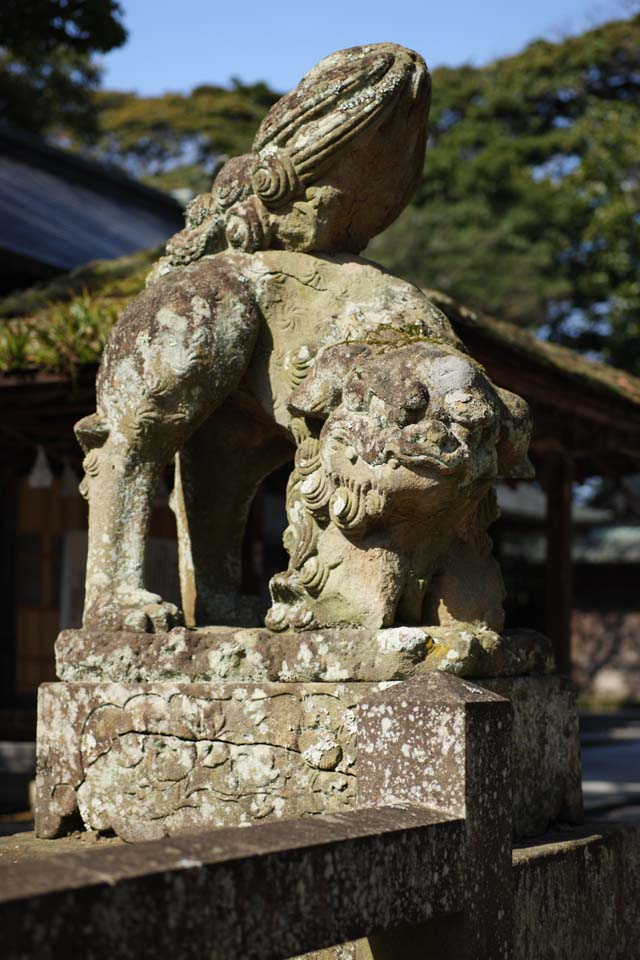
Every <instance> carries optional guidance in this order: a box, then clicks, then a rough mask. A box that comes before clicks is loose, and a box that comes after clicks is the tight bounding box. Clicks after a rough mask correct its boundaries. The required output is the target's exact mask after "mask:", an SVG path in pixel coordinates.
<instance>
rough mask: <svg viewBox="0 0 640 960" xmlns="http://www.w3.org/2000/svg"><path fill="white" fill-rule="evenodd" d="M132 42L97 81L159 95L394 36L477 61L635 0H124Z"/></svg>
mask: <svg viewBox="0 0 640 960" xmlns="http://www.w3.org/2000/svg"><path fill="white" fill-rule="evenodd" d="M121 2H122V6H123V8H124V10H125V23H126V26H127V28H128V30H129V41H128V43H127V44H126V46H124V47H123V48H122V49H121V50H116V51H114V52H113V53H110V54H108V55H107V56H105V57H104V58H103V64H104V68H105V70H104V79H103V85H104V86H105V87H110V88H112V89H120V90H136V91H138V92H139V93H142V94H157V93H163V92H165V91H167V90H176V91H186V90H190V89H191V88H192V87H194V86H196V85H197V84H200V83H217V84H226V83H227V82H228V80H229V78H230V77H231V76H238V77H240V78H241V79H242V80H244V81H246V82H253V81H256V80H266V81H267V82H268V83H269V84H270V85H271V86H272V87H274V88H275V89H276V90H282V91H285V90H288V89H289V88H291V87H293V86H294V85H295V84H296V83H297V82H298V80H299V79H300V77H301V76H302V75H303V74H304V73H306V72H307V70H309V69H310V68H311V67H312V66H313V65H314V63H316V62H317V61H318V60H320V59H321V58H322V57H323V56H326V54H328V53H331V52H332V51H333V50H339V49H341V48H342V47H350V46H354V45H355V44H358V43H370V42H375V41H379V40H391V41H394V42H396V43H401V44H404V45H405V46H409V47H412V48H414V49H415V50H418V51H419V52H420V53H421V54H422V55H423V56H424V57H425V58H426V60H427V63H428V64H429V65H430V66H431V67H435V66H438V65H440V64H450V65H457V64H461V63H473V64H481V63H486V62H487V61H489V60H492V59H494V58H495V57H500V56H505V55H508V54H510V53H516V52H517V51H518V50H520V49H522V48H523V47H524V46H525V45H526V44H527V43H528V42H529V41H531V40H534V39H536V38H539V37H546V38H548V39H551V40H557V39H560V38H561V37H563V36H567V35H569V34H574V33H579V32H581V31H582V30H585V29H588V28H589V27H592V26H595V25H597V24H598V23H602V22H604V21H605V20H611V19H617V18H622V17H624V16H626V15H628V13H629V12H630V10H631V8H632V7H633V6H635V5H634V3H633V0H606V2H593V0H526V2H525V0H511V2H509V0H244V2H242V0H238V2H235V3H234V2H233V0H121Z"/></svg>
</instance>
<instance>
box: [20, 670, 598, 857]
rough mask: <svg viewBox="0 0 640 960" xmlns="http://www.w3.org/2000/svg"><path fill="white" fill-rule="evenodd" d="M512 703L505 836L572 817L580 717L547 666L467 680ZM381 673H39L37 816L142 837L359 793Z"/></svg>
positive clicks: (47, 822) (42, 831)
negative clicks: (370, 705) (299, 676)
mask: <svg viewBox="0 0 640 960" xmlns="http://www.w3.org/2000/svg"><path fill="white" fill-rule="evenodd" d="M475 682H477V683H478V684H479V685H481V686H484V687H487V688H489V689H491V690H492V691H494V692H495V693H498V694H500V695H501V696H503V697H507V698H509V699H510V700H511V701H512V704H513V709H514V745H513V772H514V807H513V825H514V834H515V836H516V837H527V836H533V835H536V834H541V833H543V832H544V830H545V829H546V828H547V825H548V824H549V823H550V822H551V821H554V820H562V821H564V822H572V823H574V822H579V821H580V819H581V816H582V794H581V788H580V754H579V745H578V727H577V719H576V713H575V706H574V702H573V697H572V694H571V691H570V689H569V686H568V684H567V683H566V681H564V680H563V679H561V678H560V677H558V676H556V675H554V674H546V675H540V676H533V677H501V678H496V679H481V680H477V681H475ZM388 685H389V684H388V682H360V683H356V682H348V683H277V682H265V683H214V682H208V683H203V682H200V683H185V682H174V683H172V682H148V683H115V682H99V683H88V682H82V683H74V682H66V683H50V684H44V685H43V686H42V687H41V688H40V693H39V703H38V774H37V790H36V796H37V799H36V829H37V833H38V835H39V836H41V837H55V836H59V835H61V834H62V833H65V832H68V831H69V830H70V829H78V828H82V825H84V828H85V829H88V830H95V831H102V832H107V831H114V832H115V833H116V834H117V835H118V836H120V837H122V838H123V839H125V840H149V839H156V838H159V837H162V836H167V835H172V834H176V833H181V832H186V831H197V830H204V829H210V828H212V827H222V826H238V825H243V824H249V823H251V822H253V821H256V820H261V819H266V818H273V817H277V818H280V817H287V818H289V817H298V816H305V815H313V814H317V813H329V812H333V811H340V810H345V809H352V808H353V807H355V806H357V738H356V732H357V705H358V703H359V701H360V700H362V699H363V698H364V697H367V696H368V695H369V694H370V693H371V692H373V691H375V690H380V689H383V688H384V687H385V686H388Z"/></svg>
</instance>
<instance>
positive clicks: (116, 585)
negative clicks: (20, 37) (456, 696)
mask: <svg viewBox="0 0 640 960" xmlns="http://www.w3.org/2000/svg"><path fill="white" fill-rule="evenodd" d="M429 97H430V81H429V74H428V72H427V69H426V66H425V64H424V61H423V60H422V59H421V58H420V57H419V56H418V55H417V54H415V53H413V52H412V51H409V50H406V49H404V48H402V47H398V46H395V45H393V44H375V45H371V46H364V47H356V48H353V49H351V50H346V51H342V52H340V53H336V54H334V55H332V56H330V57H328V58H326V59H325V60H323V61H322V62H321V63H320V64H318V66H317V67H315V68H314V70H312V71H311V73H309V74H308V75H307V76H306V77H305V78H304V79H303V80H302V82H301V83H300V84H299V85H298V87H297V88H296V89H295V90H294V91H293V92H292V93H290V94H289V95H288V96H286V97H284V98H283V99H282V100H280V101H279V102H278V103H277V104H276V105H275V106H274V107H273V108H272V110H271V111H270V112H269V114H268V115H267V117H266V118H265V120H264V121H263V123H262V125H261V127H260V129H259V131H258V134H257V136H256V138H255V141H254V145H253V150H252V152H251V153H249V154H247V155H245V156H243V157H240V158H236V159H234V160H230V161H229V162H228V163H227V164H226V165H225V166H224V167H223V168H222V170H221V172H220V173H219V175H218V176H217V178H216V180H215V182H214V184H213V187H212V190H211V193H210V194H207V195H205V196H203V197H199V198H197V199H196V200H195V201H193V203H192V204H191V205H190V207H189V209H188V215H187V226H186V229H185V230H184V231H182V232H181V233H180V234H178V235H177V236H176V237H174V238H173V239H172V240H171V241H170V242H169V244H168V247H167V256H166V257H164V258H162V260H160V261H159V263H158V264H157V265H156V267H155V268H154V270H153V272H152V275H151V276H150V278H149V283H148V286H147V289H146V290H145V291H144V292H143V293H141V294H140V295H139V296H138V297H137V298H136V299H135V300H134V301H133V302H132V303H131V304H130V305H129V307H128V308H127V309H126V310H125V312H124V314H123V315H122V317H121V319H120V320H119V322H118V323H117V325H116V327H115V328H114V330H113V332H112V335H111V337H110V339H109V342H108V344H107V347H106V350H105V353H104V357H103V361H102V365H101V368H100V373H99V376H98V383H97V411H96V413H95V414H93V415H92V416H90V417H87V418H85V419H84V420H82V421H80V423H79V424H78V425H77V428H76V430H77V435H78V438H79V440H80V442H81V444H82V446H83V448H84V450H85V454H86V458H85V471H86V477H85V480H84V481H83V489H84V491H85V493H86V495H87V497H88V500H89V508H90V523H89V557H88V568H87V582H86V600H85V616H84V622H85V626H87V627H99V628H103V629H112V630H113V629H116V630H118V629H134V630H143V631H144V630H154V629H155V630H162V629H168V628H170V627H171V626H173V625H174V624H177V623H179V622H181V617H182V614H181V612H180V611H178V610H177V609H176V608H175V607H174V606H173V605H172V604H169V603H166V602H164V601H163V600H162V598H160V597H158V596H155V595H153V594H150V593H148V592H147V591H146V590H145V585H144V582H143V569H144V550H145V538H146V533H147V526H148V520H149V513H150V507H151V503H152V499H153V494H154V489H155V486H156V484H157V482H158V479H159V476H160V474H161V472H162V471H163V469H164V468H165V467H166V465H167V464H168V463H169V462H170V461H171V459H172V458H173V457H174V456H176V486H175V490H174V507H175V511H176V516H177V522H178V533H179V553H180V568H181V587H182V602H183V608H184V614H185V617H186V621H187V623H189V624H212V623H225V622H226V623H233V622H236V623H238V622H240V623H241V622H242V621H243V617H244V616H245V608H244V606H243V600H242V598H241V596H240V592H239V590H240V586H239V584H240V550H241V544H242V535H243V531H244V526H245V522H246V517H247V511H248V508H249V505H250V503H251V500H252V498H253V496H254V494H255V491H256V489H257V487H258V485H259V483H260V482H261V480H262V479H263V478H264V477H265V476H266V475H267V474H268V473H270V472H271V471H272V470H274V469H275V468H276V467H278V466H280V465H282V464H283V463H286V462H287V461H290V460H292V459H294V457H295V460H294V463H295V465H294V469H293V473H292V475H291V478H290V481H289V486H288V491H287V514H288V521H289V523H288V527H287V529H286V531H285V534H284V538H285V546H286V548H287V550H288V552H289V555H290V563H289V568H288V570H287V571H286V572H285V573H282V574H278V575H277V576H276V577H274V578H273V580H272V583H271V593H272V598H273V604H272V607H271V609H270V611H269V613H268V615H267V619H266V623H267V626H268V627H270V628H271V629H272V630H289V629H293V630H310V629H315V628H319V627H327V626H334V627H340V626H350V627H354V626H356V627H363V628H373V629H375V628H379V627H383V626H391V625H393V624H395V623H414V624H436V623H451V622H455V621H458V622H465V623H467V622H481V623H485V624H487V625H488V626H490V627H492V628H494V629H500V627H501V625H502V605H501V603H502V583H501V579H500V574H499V571H498V568H497V565H496V564H495V562H494V561H493V559H492V557H491V544H490V541H489V539H488V537H487V535H486V529H487V527H488V525H489V524H490V523H491V522H492V520H493V519H494V518H495V515H496V512H495V502H494V497H493V492H492V487H493V483H494V481H495V479H496V477H497V476H498V475H502V476H507V477H516V476H522V475H526V474H527V472H528V461H527V458H526V450H527V445H528V438H529V419H528V413H527V408H526V405H525V404H524V402H523V401H522V400H520V398H518V397H516V396H514V395H513V394H509V393H507V392H506V391H504V390H500V389H499V388H497V387H495V386H494V385H493V384H492V383H491V382H490V381H489V379H488V377H487V376H486V374H485V373H484V372H483V370H482V368H481V367H480V366H479V365H478V364H477V363H475V361H474V360H473V359H472V358H470V357H469V356H468V354H467V353H466V351H465V349H464V346H463V345H462V344H461V343H460V341H459V340H458V339H457V337H456V336H455V334H454V333H453V331H452V329H451V327H450V325H449V323H448V321H447V319H446V317H445V316H444V315H443V314H442V313H441V312H440V311H439V310H437V309H436V308H435V307H434V306H433V305H432V304H431V303H430V302H429V301H428V300H427V299H426V298H425V296H424V295H423V294H422V293H421V292H420V291H419V290H418V289H416V288H415V287H414V286H412V285H411V284H410V283H407V282H405V281H403V280H400V279H398V278H397V277H394V276H392V275H390V274H388V273H387V272H386V271H385V270H383V269H382V268H381V267H378V266H376V265H375V264H373V263H370V262H368V261H366V260H364V259H362V258H360V257H359V256H358V254H359V253H360V252H361V251H362V250H363V249H364V247H365V246H366V244H367V243H368V241H369V240H370V239H371V237H373V236H374V235H375V234H377V233H379V232H380V231H381V230H383V229H384V228H385V227H386V226H388V224H389V223H391V221H392V220H393V219H394V218H395V217H396V216H397V215H398V214H399V213H400V211H401V210H402V209H403V207H404V206H405V205H406V203H407V202H408V200H409V199H410V197H411V195H412V193H413V190H414V188H415V186H416V184H417V181H418V178H419V177H420V175H421V172H422V165H423V157H424V149H425V141H426V124H427V115H428V107H429ZM247 616H248V615H247ZM247 625H248V624H247Z"/></svg>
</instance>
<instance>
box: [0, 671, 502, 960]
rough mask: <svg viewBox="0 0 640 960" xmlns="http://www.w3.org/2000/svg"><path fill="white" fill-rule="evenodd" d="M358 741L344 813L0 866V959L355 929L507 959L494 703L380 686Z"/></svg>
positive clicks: (231, 946)
mask: <svg viewBox="0 0 640 960" xmlns="http://www.w3.org/2000/svg"><path fill="white" fill-rule="evenodd" d="M358 755H359V756H358V792H359V797H360V803H361V808H360V809H357V810H354V811H352V812H348V813H343V814H333V815H324V816H319V817H315V818H307V819H298V820H288V821H287V820H281V821H272V822H269V823H264V824H259V825H255V826H251V827H248V828H232V829H222V830H217V831H214V832H209V833H203V834H197V835H189V836H182V837H171V838H168V839H165V840H157V841H151V842H145V843H138V844H128V845H123V846H110V847H108V848H103V849H99V848H97V849H90V850H83V851H82V852H78V853H73V854H60V855H57V856H51V857H46V858H44V859H39V860H35V861H30V862H23V863H19V864H17V865H15V866H13V867H12V868H11V869H10V870H7V871H6V876H3V877H2V878H1V879H0V923H1V925H2V930H3V937H2V939H3V941H4V944H3V946H4V951H3V956H4V957H5V958H7V960H18V958H25V960H26V958H29V960H31V958H38V960H53V958H58V957H65V958H67V957H75V956H77V957H82V958H83V960H93V958H95V960H101V958H107V957H109V958H113V957H118V958H122V960H125V958H128V957H132V958H133V957H135V958H136V960H143V958H146V957H149V958H151V957H154V958H156V957H158V956H171V957H172V958H174V960H191V958H193V960H196V958H197V960H201V958H203V957H207V958H220V960H236V958H237V960H241V958H242V960H284V958H288V957H292V956H294V955H299V954H302V953H305V952H309V951H315V950H321V949H323V948H327V947H331V946H332V945H335V944H341V943H344V942H346V941H352V940H355V939H356V938H362V937H367V938H369V945H368V946H366V947H363V948H362V949H363V950H364V951H365V953H366V956H370V957H374V958H376V960H378V958H380V960H387V958H388V960H400V958H402V960H412V958H417V957H419V956H420V957H422V956H429V957H440V956H445V955H446V956H449V957H456V958H465V957H469V958H471V957H474V958H485V960H493V958H495V960H498V958H508V957H510V956H511V955H512V954H511V950H512V874H511V773H510V755H511V705H510V703H509V702H508V701H506V700H504V699H502V698H500V697H498V696H496V695H495V694H493V693H491V692H488V691H486V690H483V689H481V688H479V687H477V686H474V685H472V684H471V683H468V682H466V681H464V680H460V679H458V678H456V677H453V676H450V675H446V674H437V673H434V674H427V675H425V676H423V677H420V678H418V679H414V680H411V681H408V682H406V683H401V684H394V685H392V686H390V687H388V688H387V689H386V690H384V691H382V692H379V693H376V694H374V695H372V696H371V697H370V698H369V699H368V700H367V701H366V702H364V703H362V704H361V705H360V707H359V719H358ZM51 843H53V844H55V841H51ZM354 949H355V948H354ZM365 953H362V954H360V953H358V956H360V955H362V956H363V957H364V956H365ZM335 955H336V956H337V955H338V954H337V953H336V954H335ZM345 955H348V956H355V955H356V954H355V952H354V953H347V954H345Z"/></svg>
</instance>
